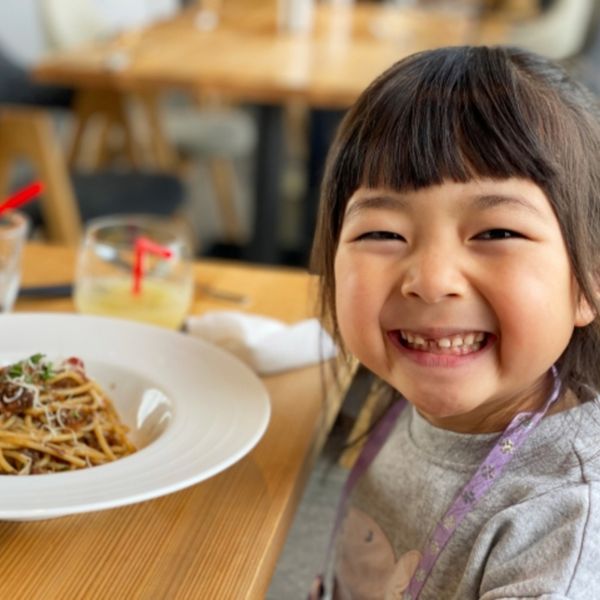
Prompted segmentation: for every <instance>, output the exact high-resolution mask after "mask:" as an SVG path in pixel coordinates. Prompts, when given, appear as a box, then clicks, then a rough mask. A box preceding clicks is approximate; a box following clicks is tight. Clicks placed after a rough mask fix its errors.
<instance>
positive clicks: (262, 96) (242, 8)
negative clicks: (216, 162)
mask: <svg viewBox="0 0 600 600" xmlns="http://www.w3.org/2000/svg"><path fill="white" fill-rule="evenodd" d="M275 4H276V0H253V1H252V2H249V1H248V0H227V1H226V2H222V11H221V15H220V21H219V24H218V26H217V27H216V28H215V29H212V30H209V31H206V30H204V31H203V30H200V29H199V28H198V26H197V25H196V18H195V17H196V14H197V8H191V9H190V10H187V11H185V12H183V13H182V14H180V15H178V16H176V17H175V18H173V19H171V20H169V21H166V22H163V23H159V24H156V25H154V26H152V27H149V28H148V29H146V30H144V31H137V32H133V33H130V34H128V35H125V36H122V37H120V38H118V39H115V40H107V41H104V42H100V43H95V44H91V45H90V46H88V47H86V48H81V49H77V50H76V51H75V50H74V51H70V52H66V53H62V54H58V55H56V56H53V57H50V58H48V59H47V60H45V61H43V62H42V63H41V64H40V65H39V66H38V67H37V69H36V70H35V74H36V77H37V78H38V79H39V80H41V81H46V82H52V83H58V84H65V85H69V86H73V87H75V88H78V89H81V90H84V91H87V95H86V97H87V103H86V106H85V111H86V114H87V113H88V112H89V111H90V110H91V109H90V106H89V103H90V102H92V103H94V102H98V103H100V104H102V103H105V101H106V95H107V93H108V94H109V95H110V94H111V93H114V92H115V91H118V92H127V93H136V94H138V95H140V97H142V98H144V99H145V100H146V101H147V102H146V105H147V106H149V107H151V106H152V102H148V99H149V98H152V97H153V94H154V93H156V92H157V91H158V90H164V89H167V88H180V89H185V90H189V91H191V92H202V93H207V92H211V91H212V92H217V93H218V94H220V95H226V96H228V97H230V98H232V99H235V100H238V101H244V102H254V103H257V106H258V108H257V118H258V128H259V144H258V151H257V157H256V160H257V164H256V170H255V174H256V177H255V181H256V187H255V203H256V210H255V214H254V227H253V239H252V243H251V245H250V249H249V253H248V255H247V256H246V258H247V259H248V260H250V261H253V262H257V261H259V262H275V260H276V258H277V257H276V250H277V239H276V236H275V233H276V232H277V230H278V209H279V201H280V191H281V182H280V176H281V171H282V161H283V160H284V154H285V152H284V151H283V148H284V144H283V141H282V137H283V126H282V105H283V104H285V103H288V102H290V101H294V100H298V101H302V102H304V103H306V104H307V105H309V106H310V107H311V108H313V109H342V110H344V109H346V108H347V107H348V106H349V105H350V104H351V103H352V102H354V100H355V99H356V98H357V96H358V95H359V94H360V92H361V91H362V90H363V89H364V88H365V87H366V86H367V85H368V84H369V83H370V82H371V81H372V80H373V79H374V78H375V77H376V76H377V75H378V74H379V73H381V72H382V71H383V70H384V69H385V68H387V67H388V66H390V65H391V64H392V63H394V62H395V61H397V60H399V59H400V58H402V57H404V56H407V55H409V54H412V53H413V52H417V51H419V50H424V49H427V48H432V47H439V46H445V45H456V44H464V43H499V42H502V41H504V40H505V39H506V22H505V21H504V20H502V19H494V20H484V21H483V22H480V21H479V20H477V19H475V18H471V17H467V16H465V15H464V14H460V13H449V12H434V11H431V10H429V11H426V10H418V9H409V8H400V7H394V6H388V5H386V4H379V3H376V4H373V3H361V2H358V3H356V4H347V5H345V6H344V5H342V3H325V2H323V3H318V4H317V5H316V10H315V20H314V28H313V30H312V32H310V33H308V34H291V33H285V32H281V31H279V30H278V29H277V26H276V11H275V8H274V7H275ZM151 121H152V122H153V123H154V124H155V126H157V125H158V119H157V118H152V119H151ZM314 129H315V132H316V134H317V135H318V134H319V126H316V127H315V128H314ZM154 131H155V136H154V141H155V147H156V149H157V154H158V155H160V156H162V157H168V156H169V155H170V153H169V152H168V151H167V150H165V144H164V140H162V138H161V135H160V134H159V132H158V129H157V128H155V129H154ZM321 167H322V157H319V159H318V160H317V161H316V163H315V170H316V171H317V174H316V175H315V176H314V177H313V180H314V181H312V182H311V187H312V188H313V189H311V190H309V198H308V204H307V206H306V210H307V214H308V215H309V216H308V217H305V220H306V221H307V223H306V224H305V229H308V230H312V220H313V218H312V214H313V213H314V205H315V203H316V198H315V192H316V190H315V189H314V188H318V182H319V179H320V177H319V175H320V170H321Z"/></svg>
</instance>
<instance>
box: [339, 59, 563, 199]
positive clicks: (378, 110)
mask: <svg viewBox="0 0 600 600" xmlns="http://www.w3.org/2000/svg"><path fill="white" fill-rule="evenodd" d="M466 53H468V49H457V51H456V54H455V56H454V57H452V56H450V57H448V56H447V55H446V56H445V57H440V58H444V60H443V61H441V64H439V65H431V68H430V69H423V68H422V67H421V68H420V73H421V77H420V79H417V80H416V81H415V78H414V76H413V75H414V73H412V74H411V76H410V77H406V82H405V85H403V82H402V81H401V79H402V77H400V78H399V79H400V81H398V78H390V77H386V75H385V74H384V75H383V76H382V77H381V78H380V80H378V81H376V82H375V83H374V84H373V86H372V88H371V91H370V93H367V94H366V95H365V96H364V97H363V99H362V103H367V104H366V107H365V106H362V107H357V108H358V110H359V111H360V112H361V113H362V114H363V115H365V116H366V119H365V120H364V121H362V122H359V123H357V127H356V128H355V130H354V131H352V132H349V133H350V136H349V137H348V138H347V141H348V144H346V145H345V146H346V147H345V150H346V151H347V154H346V156H345V157H344V158H345V160H342V161H341V162H342V164H344V165H345V167H346V173H347V174H348V175H349V176H350V177H349V179H350V180H352V179H357V178H360V179H358V180H356V181H355V182H354V183H355V184H356V187H358V186H359V185H365V186H368V187H389V188H391V189H396V190H399V191H402V190H405V189H419V188H423V187H427V186H430V185H436V184H440V183H442V182H443V181H444V180H451V181H456V182H466V181H469V180H471V179H474V178H481V177H490V178H497V179H503V178H507V177H524V178H528V179H531V180H533V181H535V182H536V183H538V184H539V185H541V186H543V185H544V182H546V181H547V180H548V178H550V177H552V176H553V174H554V170H555V167H554V166H553V163H554V160H553V152H555V151H553V150H552V148H554V149H556V147H557V144H560V133H559V129H560V125H557V124H553V123H551V122H548V117H549V113H551V112H552V111H551V110H546V111H543V112H544V113H545V118H546V121H545V122H543V121H542V119H540V117H539V114H540V111H539V109H540V106H539V104H540V102H542V103H544V104H546V106H547V107H548V105H547V99H546V100H545V99H544V98H543V97H540V96H541V94H538V93H537V90H536V88H535V86H532V85H531V81H528V83H527V85H523V83H522V82H521V81H520V78H519V76H518V74H517V71H516V69H511V68H510V67H511V65H510V63H509V64H507V61H506V60H503V61H501V60H493V59H494V54H493V52H491V51H490V53H489V55H487V56H482V55H481V54H477V55H473V56H470V57H469V56H467V57H465V56H464V54H466ZM435 58H436V56H435V55H433V56H431V55H430V56H429V58H428V60H430V61H432V62H435ZM484 59H487V60H484ZM415 60H418V56H417V57H416V58H415ZM470 63H479V64H475V65H473V64H470ZM404 68H405V70H406V71H407V73H410V71H412V70H411V69H406V66H405V67H404ZM365 108H366V110H365ZM548 108H550V107H548ZM373 124H378V125H376V126H373ZM350 149H352V150H350ZM342 152H344V150H342ZM352 174H353V175H352Z"/></svg>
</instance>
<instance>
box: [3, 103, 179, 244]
mask: <svg viewBox="0 0 600 600" xmlns="http://www.w3.org/2000/svg"><path fill="white" fill-rule="evenodd" d="M20 159H26V160H27V161H28V162H30V163H31V165H32V166H33V168H34V170H35V172H36V174H37V176H38V177H39V178H40V179H41V180H42V182H43V183H44V185H45V192H44V194H43V196H42V197H41V199H40V202H39V203H37V202H34V203H30V204H28V205H27V206H26V207H25V212H27V213H28V214H29V215H30V217H31V218H32V220H33V223H34V225H43V226H44V229H45V233H46V237H47V238H48V240H49V241H52V242H57V243H63V244H74V243H77V242H78V241H79V239H80V236H81V229H82V223H85V222H87V221H88V220H90V219H93V218H96V217H99V216H102V215H107V214H127V213H151V214H157V215H163V216H173V215H174V214H176V212H177V211H178V209H179V208H180V206H181V205H182V204H183V202H184V199H185V192H184V187H183V184H182V183H181V182H180V181H179V179H178V178H176V177H174V176H173V175H171V174H167V173H156V172H154V173H148V172H134V171H117V170H114V169H113V170H101V171H94V172H70V171H69V170H68V169H67V164H66V161H65V159H64V157H63V151H62V148H61V147H60V145H59V143H58V141H57V137H56V134H55V131H54V127H53V123H52V120H51V117H50V115H49V114H48V113H47V112H46V111H44V110H43V109H36V108H30V107H22V106H21V107H19V106H6V105H5V106H1V105H0V193H3V194H4V195H6V194H7V193H8V191H9V187H10V183H11V180H10V175H11V166H12V165H13V164H15V163H16V162H17V161H18V160H20Z"/></svg>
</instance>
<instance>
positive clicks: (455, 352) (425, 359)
mask: <svg viewBox="0 0 600 600" xmlns="http://www.w3.org/2000/svg"><path fill="white" fill-rule="evenodd" d="M388 336H389V338H390V340H391V341H392V343H393V344H395V346H396V347H397V348H398V350H399V351H400V352H402V353H404V354H405V355H406V356H407V357H408V358H409V359H410V360H413V361H415V362H416V363H417V364H420V365H423V366H426V367H441V368H457V367H460V366H462V365H465V364H468V363H469V361H471V360H473V359H474V358H477V357H478V356H479V355H480V354H481V353H482V352H484V351H485V350H486V349H489V348H490V347H491V345H492V344H493V342H494V339H495V338H494V336H492V335H491V334H488V333H485V332H483V331H464V332H461V333H452V334H451V333H444V334H441V335H432V334H430V333H426V332H423V331H422V332H415V331H407V330H395V331H390V332H389V333H388Z"/></svg>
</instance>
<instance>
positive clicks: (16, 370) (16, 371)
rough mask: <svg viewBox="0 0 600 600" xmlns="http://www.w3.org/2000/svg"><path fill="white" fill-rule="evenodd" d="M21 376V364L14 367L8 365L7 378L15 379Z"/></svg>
mask: <svg viewBox="0 0 600 600" xmlns="http://www.w3.org/2000/svg"><path fill="white" fill-rule="evenodd" d="M22 375H23V363H20V362H19V363H15V364H14V365H10V367H8V376H9V377H12V378H13V379H15V378H17V377H21V376H22Z"/></svg>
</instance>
